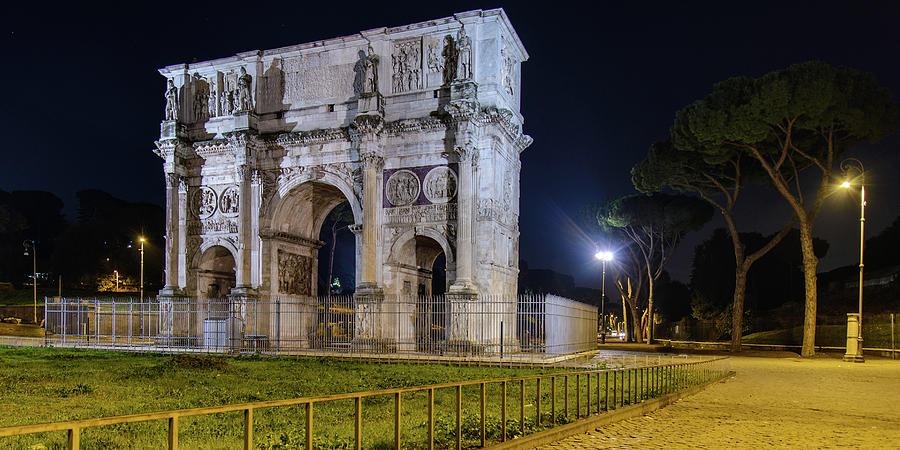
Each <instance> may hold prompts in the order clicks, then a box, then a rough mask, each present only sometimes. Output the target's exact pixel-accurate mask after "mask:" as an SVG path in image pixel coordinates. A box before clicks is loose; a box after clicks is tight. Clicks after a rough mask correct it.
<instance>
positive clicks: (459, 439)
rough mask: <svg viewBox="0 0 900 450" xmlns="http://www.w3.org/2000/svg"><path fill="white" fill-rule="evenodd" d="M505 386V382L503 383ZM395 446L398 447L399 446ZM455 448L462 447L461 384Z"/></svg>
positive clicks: (457, 398)
mask: <svg viewBox="0 0 900 450" xmlns="http://www.w3.org/2000/svg"><path fill="white" fill-rule="evenodd" d="M503 385H504V386H506V383H505V382H504V384H503ZM505 391H506V390H505V389H504V393H505ZM397 448H400V447H399V446H398V447H397ZM456 448H457V449H461V448H462V385H461V384H458V385H456Z"/></svg>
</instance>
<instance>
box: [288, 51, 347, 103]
mask: <svg viewBox="0 0 900 450" xmlns="http://www.w3.org/2000/svg"><path fill="white" fill-rule="evenodd" d="M330 59H331V58H328V57H327V56H325V55H304V56H296V57H292V58H286V59H285V60H284V62H283V63H282V67H283V70H284V103H287V104H290V105H291V106H297V105H306V104H311V103H314V102H315V101H316V100H320V99H328V98H350V97H352V96H353V95H354V93H353V82H354V78H355V76H356V73H355V72H354V70H353V69H354V67H355V63H349V64H331V62H330Z"/></svg>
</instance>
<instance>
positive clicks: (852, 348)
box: [844, 313, 866, 362]
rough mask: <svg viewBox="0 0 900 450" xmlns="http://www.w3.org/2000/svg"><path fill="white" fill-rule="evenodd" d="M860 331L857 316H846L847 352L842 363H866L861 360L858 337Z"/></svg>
mask: <svg viewBox="0 0 900 450" xmlns="http://www.w3.org/2000/svg"><path fill="white" fill-rule="evenodd" d="M861 331H862V330H861V329H860V323H859V314H858V313H849V314H847V352H846V353H844V361H852V362H865V361H866V360H865V358H863V352H862V337H861V336H860V332H861Z"/></svg>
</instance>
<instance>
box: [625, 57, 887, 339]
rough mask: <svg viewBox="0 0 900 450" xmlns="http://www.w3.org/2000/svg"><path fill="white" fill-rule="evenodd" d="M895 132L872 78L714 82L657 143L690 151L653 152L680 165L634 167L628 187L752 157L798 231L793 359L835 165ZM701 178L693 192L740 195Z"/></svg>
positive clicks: (815, 75)
mask: <svg viewBox="0 0 900 450" xmlns="http://www.w3.org/2000/svg"><path fill="white" fill-rule="evenodd" d="M897 129H900V105H898V103H896V102H895V101H893V100H892V99H891V93H890V91H888V90H887V89H885V88H884V87H882V86H880V85H879V84H878V82H877V81H876V80H875V78H874V76H872V75H871V74H867V73H864V72H861V71H858V70H856V69H851V68H846V67H832V66H830V65H828V64H825V63H823V62H817V61H811V62H805V63H800V64H794V65H792V66H789V67H787V68H785V69H782V70H777V71H774V72H770V73H768V74H766V75H763V76H762V77H759V78H749V77H735V78H731V79H729V80H726V81H723V82H720V83H718V84H716V85H715V86H714V87H713V90H712V92H711V93H710V94H709V95H708V96H707V97H706V98H704V99H701V100H697V101H695V102H694V103H691V104H690V105H688V106H686V107H685V108H684V109H682V110H680V111H678V112H677V113H676V114H675V122H674V124H673V125H672V128H671V130H670V133H669V140H670V144H661V145H671V147H672V148H673V149H674V150H677V151H679V152H689V153H690V155H689V156H682V155H677V156H676V154H675V153H674V152H664V151H660V149H661V148H662V147H658V148H657V151H656V152H655V153H656V154H655V155H654V152H653V151H651V157H656V158H662V159H664V158H675V159H676V160H677V161H679V162H681V164H680V165H675V164H673V169H672V172H673V174H672V175H668V174H666V173H664V172H661V170H664V169H665V167H664V166H662V165H659V164H657V165H655V166H654V167H651V168H639V169H638V170H637V173H636V174H635V184H636V185H641V186H645V187H648V188H652V187H654V186H660V185H666V184H669V185H675V184H678V183H679V182H680V181H681V179H679V178H678V177H679V176H680V175H682V174H684V173H687V172H689V171H690V170H696V169H697V168H702V169H706V168H710V169H713V170H718V169H719V168H725V167H727V165H726V164H722V163H723V162H724V161H728V162H729V164H730V165H731V166H732V167H731V168H728V169H727V170H728V171H729V174H731V173H735V174H739V173H740V171H738V172H735V170H734V168H735V167H741V166H735V164H742V161H744V160H750V161H752V162H753V169H752V170H753V171H754V173H759V174H761V175H762V179H763V180H765V181H766V182H767V183H768V184H769V185H771V186H772V187H773V188H774V189H775V191H777V192H778V193H779V194H780V195H781V196H782V197H783V198H784V199H785V201H787V203H788V204H789V205H790V207H791V209H792V210H793V212H794V215H795V218H796V220H797V223H798V225H799V232H800V244H801V249H802V254H803V265H804V283H805V292H806V300H805V311H804V312H805V318H804V331H803V336H804V337H803V348H802V350H801V354H802V355H803V356H812V355H813V354H814V341H815V325H816V298H817V297H816V266H817V264H818V260H817V258H816V257H815V252H814V246H813V237H812V227H813V225H814V223H815V221H816V218H817V217H818V214H819V211H820V209H821V208H822V205H823V203H824V200H825V197H826V195H827V193H828V192H829V191H830V184H831V182H832V180H831V176H832V171H833V169H834V163H835V160H836V158H838V157H839V156H840V155H841V154H842V152H844V151H845V150H846V149H848V148H850V147H852V146H853V145H855V144H857V143H859V142H861V141H869V142H875V141H878V140H880V139H881V138H883V137H885V136H887V135H888V134H891V133H893V132H895V131H896V130H897ZM669 162H670V163H671V161H669ZM651 169H652V170H651ZM807 169H814V172H816V173H817V174H818V177H817V178H815V177H804V180H801V177H800V174H801V173H802V172H805V171H806V170H807ZM712 178H715V177H712ZM706 181H708V182H709V183H706V182H704V184H702V185H700V186H696V187H697V188H698V189H695V190H697V191H698V192H699V193H700V194H701V195H705V194H706V193H708V192H710V186H714V187H716V188H718V189H719V191H721V192H724V193H725V195H726V197H729V196H731V195H734V196H736V194H737V192H739V190H738V189H734V188H732V189H721V187H720V186H715V183H713V182H712V180H711V178H710V177H707V178H706ZM801 181H803V182H801ZM810 183H811V184H812V186H811V188H810V186H809V184H810ZM739 185H740V182H739V181H737V186H739ZM811 192H812V195H810V193H811ZM732 200H733V197H729V199H728V201H729V202H732ZM733 234H734V233H733ZM735 239H737V238H736V237H735ZM737 247H738V246H737V245H735V248H737ZM737 313H738V311H737V310H735V314H737Z"/></svg>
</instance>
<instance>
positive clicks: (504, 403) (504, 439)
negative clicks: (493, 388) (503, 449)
mask: <svg viewBox="0 0 900 450" xmlns="http://www.w3.org/2000/svg"><path fill="white" fill-rule="evenodd" d="M501 410H502V411H503V412H502V416H503V417H502V418H501V419H500V426H501V427H503V438H502V440H501V442H506V381H503V408H501Z"/></svg>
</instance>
